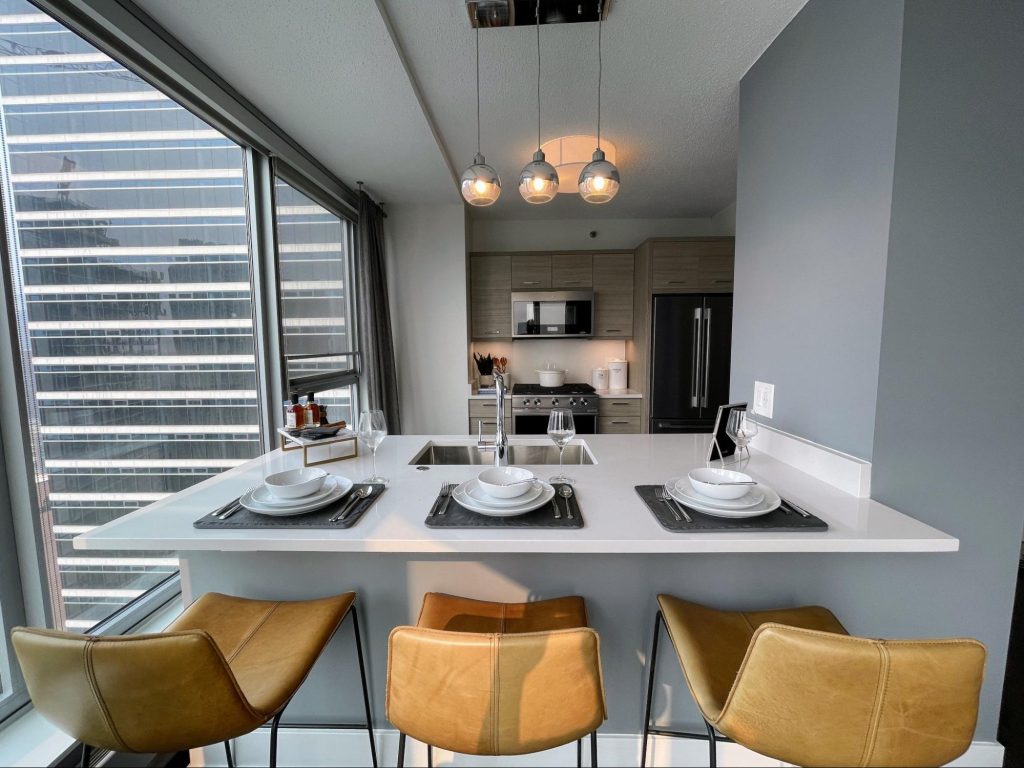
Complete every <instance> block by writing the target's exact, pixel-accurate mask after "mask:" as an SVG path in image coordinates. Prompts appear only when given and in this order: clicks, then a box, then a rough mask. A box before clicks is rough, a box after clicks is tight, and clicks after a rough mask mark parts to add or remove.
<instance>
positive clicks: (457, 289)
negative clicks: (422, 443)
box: [384, 203, 469, 435]
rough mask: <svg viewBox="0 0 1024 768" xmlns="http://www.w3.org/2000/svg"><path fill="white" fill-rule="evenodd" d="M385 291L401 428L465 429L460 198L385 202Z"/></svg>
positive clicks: (463, 229) (426, 431)
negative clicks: (435, 202) (452, 201)
mask: <svg viewBox="0 0 1024 768" xmlns="http://www.w3.org/2000/svg"><path fill="white" fill-rule="evenodd" d="M387 213H388V218H387V220H386V221H385V222H384V228H385V235H386V237H387V260H388V265H387V267H388V290H389V292H390V297H389V298H390V304H391V318H392V323H393V325H394V335H395V357H396V363H397V366H398V395H399V398H400V402H401V406H402V431H403V432H404V433H405V434H409V435H412V434H441V435H445V434H462V433H464V432H465V431H466V396H467V394H468V393H469V383H468V379H467V375H466V371H467V368H466V339H467V337H468V333H467V329H466V318H467V308H466V233H467V228H466V223H465V211H464V209H463V206H462V204H461V203H458V204H453V205H389V206H388V211H387Z"/></svg>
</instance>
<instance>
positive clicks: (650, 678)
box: [640, 611, 661, 768]
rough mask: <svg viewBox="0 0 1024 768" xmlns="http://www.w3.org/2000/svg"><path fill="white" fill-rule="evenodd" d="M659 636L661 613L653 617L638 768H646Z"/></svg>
mask: <svg viewBox="0 0 1024 768" xmlns="http://www.w3.org/2000/svg"><path fill="white" fill-rule="evenodd" d="M659 634H661V611H658V612H657V613H656V614H655V616H654V640H653V641H652V642H651V660H650V664H651V669H650V672H649V673H648V675H647V706H646V707H645V709H644V736H643V740H642V741H641V743H640V768H647V739H648V737H649V736H650V734H651V704H652V703H653V702H654V665H655V664H657V663H658V635H659Z"/></svg>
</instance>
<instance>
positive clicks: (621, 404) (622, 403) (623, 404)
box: [611, 403, 629, 405]
mask: <svg viewBox="0 0 1024 768" xmlns="http://www.w3.org/2000/svg"><path fill="white" fill-rule="evenodd" d="M611 405H629V403H611Z"/></svg>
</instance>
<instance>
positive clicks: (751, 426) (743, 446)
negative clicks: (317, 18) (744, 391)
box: [725, 408, 757, 461]
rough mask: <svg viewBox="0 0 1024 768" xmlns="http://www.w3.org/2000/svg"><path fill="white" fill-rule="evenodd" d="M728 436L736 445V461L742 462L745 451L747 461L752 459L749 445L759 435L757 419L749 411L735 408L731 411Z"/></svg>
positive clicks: (726, 432) (726, 428)
mask: <svg viewBox="0 0 1024 768" xmlns="http://www.w3.org/2000/svg"><path fill="white" fill-rule="evenodd" d="M725 434H727V435H728V436H729V437H730V438H731V439H732V441H733V442H734V443H736V460H737V461H739V460H740V454H741V453H742V452H743V451H744V450H745V451H746V452H747V459H749V458H750V448H748V447H747V445H748V444H749V443H750V441H751V440H753V439H754V436H755V435H757V419H755V418H754V414H752V413H750V412H749V411H744V410H740V409H739V408H733V409H732V410H731V411H729V421H728V422H726V425H725Z"/></svg>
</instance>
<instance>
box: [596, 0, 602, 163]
mask: <svg viewBox="0 0 1024 768" xmlns="http://www.w3.org/2000/svg"><path fill="white" fill-rule="evenodd" d="M601 5H602V2H601V0H598V3H597V148H598V149H600V148H601V16H602V12H601Z"/></svg>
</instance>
